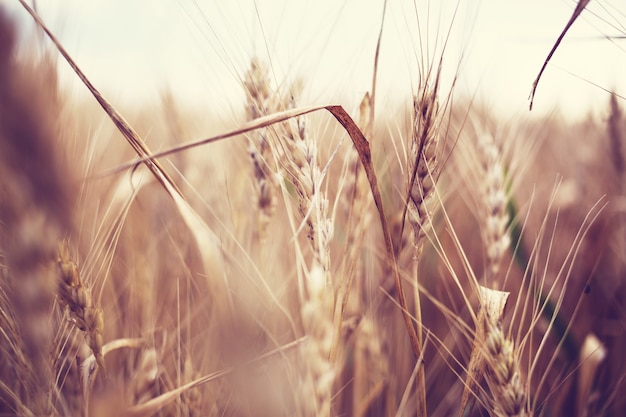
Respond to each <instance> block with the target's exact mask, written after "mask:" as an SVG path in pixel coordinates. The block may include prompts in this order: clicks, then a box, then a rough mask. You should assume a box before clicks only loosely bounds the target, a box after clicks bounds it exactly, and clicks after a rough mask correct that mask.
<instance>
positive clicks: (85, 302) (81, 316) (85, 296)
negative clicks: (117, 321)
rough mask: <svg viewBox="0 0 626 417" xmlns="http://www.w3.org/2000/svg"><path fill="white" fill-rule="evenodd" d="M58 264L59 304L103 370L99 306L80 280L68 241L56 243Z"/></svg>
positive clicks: (102, 328)
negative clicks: (57, 246)
mask: <svg viewBox="0 0 626 417" xmlns="http://www.w3.org/2000/svg"><path fill="white" fill-rule="evenodd" d="M58 265H59V276H60V279H59V284H58V290H57V294H58V299H59V304H60V305H61V306H62V307H64V308H66V309H67V311H68V314H69V319H70V321H71V322H72V323H74V325H75V326H76V327H78V328H79V329H80V330H81V331H82V332H84V333H85V337H86V339H87V345H88V346H89V348H90V349H91V351H92V352H93V354H94V356H95V358H96V363H97V364H98V366H99V368H100V369H101V370H102V371H103V372H104V371H105V367H104V356H103V355H102V332H103V330H104V315H103V313H102V308H100V307H99V306H97V305H95V304H94V301H93V298H92V296H91V290H90V289H89V288H87V287H86V286H85V283H84V282H83V280H82V279H81V277H80V274H79V272H78V267H77V265H76V263H75V262H74V261H72V259H71V257H70V250H69V245H68V243H67V241H63V242H62V243H61V244H60V245H59V257H58Z"/></svg>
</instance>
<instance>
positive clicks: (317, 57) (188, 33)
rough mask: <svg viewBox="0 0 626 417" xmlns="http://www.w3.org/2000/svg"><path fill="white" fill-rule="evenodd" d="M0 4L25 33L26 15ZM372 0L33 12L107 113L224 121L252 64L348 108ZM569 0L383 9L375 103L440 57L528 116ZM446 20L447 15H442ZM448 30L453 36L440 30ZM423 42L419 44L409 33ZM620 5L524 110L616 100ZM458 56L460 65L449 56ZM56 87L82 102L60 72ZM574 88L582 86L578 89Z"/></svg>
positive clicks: (367, 41)
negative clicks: (173, 106)
mask: <svg viewBox="0 0 626 417" xmlns="http://www.w3.org/2000/svg"><path fill="white" fill-rule="evenodd" d="M0 3H5V4H7V5H8V7H9V9H10V11H11V13H12V14H13V15H15V16H16V17H18V19H19V21H20V22H23V23H24V27H27V24H30V23H31V21H32V19H30V17H29V16H27V14H26V12H25V11H24V10H22V9H21V6H20V5H19V3H18V2H17V0H0ZM382 5H383V2H382V0H316V1H305V0H256V1H254V0H228V1H227V0H206V1H203V0H153V1H148V0H89V1H86V0H45V1H42V0H40V1H37V6H38V10H39V12H40V14H41V16H42V18H43V19H44V21H45V22H46V23H47V24H48V25H49V27H50V28H51V29H52V31H53V32H54V33H56V34H57V36H58V37H59V38H60V39H61V42H62V43H63V44H64V45H65V47H66V49H67V50H68V52H69V53H70V54H71V55H72V56H73V57H74V59H75V60H76V62H77V63H78V65H79V66H80V67H81V68H82V69H83V71H84V72H85V73H86V74H87V76H88V77H89V78H90V79H91V81H92V82H93V83H94V84H95V85H96V87H97V88H99V89H101V90H102V92H103V93H104V94H105V96H107V97H108V98H109V99H110V100H111V101H112V102H113V104H115V103H122V102H131V103H137V104H141V103H142V102H143V103H145V102H149V101H152V100H158V99H159V94H160V93H161V92H162V91H163V89H164V88H169V89H170V90H171V91H172V93H173V94H174V95H175V96H176V97H177V98H178V99H179V100H181V101H185V102H188V103H191V104H194V105H197V106H202V107H203V108H206V109H207V111H211V112H215V113H220V112H222V113H223V114H230V115H232V114H233V113H234V112H235V111H236V109H239V108H241V106H242V105H243V100H244V98H243V93H242V92H241V85H240V80H241V78H242V77H243V74H244V73H245V70H246V68H247V65H248V63H249V61H250V57H251V56H252V55H257V56H260V57H261V58H262V59H264V60H266V61H268V62H270V63H271V66H272V69H273V75H274V77H275V79H276V81H277V82H278V83H281V82H289V81H290V80H293V79H295V78H298V77H301V78H303V79H304V81H305V85H306V90H305V94H306V101H307V103H309V104H310V103H319V104H325V103H329V104H330V103H338V104H342V105H344V106H345V107H346V108H347V109H348V110H349V111H350V110H352V109H354V108H356V106H358V103H359V101H360V99H361V97H362V96H363V94H364V93H365V91H367V90H368V89H369V88H370V84H371V72H372V61H373V55H374V49H375V43H376V38H377V36H378V31H379V28H380V22H381V15H382ZM575 5H576V1H574V0H525V1H518V0H515V1H514V0H482V1H460V2H458V3H457V1H451V0H450V1H446V0H443V1H434V0H431V1H430V2H429V1H425V0H416V1H415V2H414V1H410V0H388V4H387V16H386V20H385V26H384V29H383V38H382V47H381V48H382V49H381V56H380V70H379V71H380V75H379V76H380V78H379V86H378V94H379V96H378V99H379V103H382V105H384V104H385V103H393V102H394V101H398V100H400V99H401V98H402V97H403V96H406V97H408V95H410V94H411V91H414V90H415V88H416V85H417V83H418V80H419V76H418V68H419V65H422V64H421V63H422V62H425V61H428V62H432V61H433V59H436V60H438V58H439V54H440V52H441V46H442V44H443V42H444V40H445V37H446V35H447V33H448V31H450V36H449V41H448V44H447V49H446V52H445V55H444V79H445V80H446V81H447V83H449V82H450V80H451V78H452V76H453V75H454V73H455V72H456V71H457V69H458V81H457V87H456V94H457V95H460V96H462V95H472V94H476V95H477V96H478V97H479V98H481V99H482V100H483V101H484V102H486V103H487V104H488V106H489V107H491V108H493V109H495V110H496V111H498V112H500V113H503V114H506V115H509V116H514V115H520V114H527V113H528V94H529V92H530V88H531V85H532V82H533V80H534V79H535V77H536V75H537V73H538V71H539V69H540V67H541V64H542V63H543V61H544V59H545V57H546V56H547V54H548V52H549V50H550V48H551V47H552V44H553V43H554V41H555V40H556V38H557V37H558V35H559V33H560V32H561V30H562V29H563V27H564V25H565V23H566V22H567V21H568V19H569V18H570V16H571V13H572V11H573V9H574V7H575ZM455 10H456V17H455V18H454V21H453V20H452V19H453V17H452V16H453V13H454V12H455ZM450 28H451V29H450ZM419 34H421V35H422V36H421V40H420V36H419ZM605 35H616V36H624V35H626V2H624V1H623V0H592V1H591V2H590V4H589V6H588V10H586V11H585V12H583V14H582V15H581V17H580V18H579V20H578V21H577V22H576V23H575V24H574V26H573V27H572V29H571V30H570V32H569V33H568V35H567V36H566V38H565V40H564V41H563V43H562V44H561V46H560V48H559V49H558V50H557V52H556V54H555V56H554V57H553V59H552V61H551V64H550V66H549V67H548V69H547V70H546V72H545V73H544V76H543V78H542V80H541V82H540V84H539V89H538V92H537V95H536V99H535V107H534V109H533V112H532V113H533V114H537V115H541V114H544V113H546V112H550V111H552V110H553V109H555V108H556V107H558V108H559V109H560V111H561V112H562V113H563V114H565V115H569V116H573V117H579V116H580V115H581V114H584V112H585V111H586V110H588V109H590V108H595V109H602V110H603V109H605V108H606V106H607V101H608V95H607V93H606V92H604V91H603V90H602V89H601V88H599V87H596V86H593V85H591V84H590V83H595V84H598V85H600V86H602V87H603V88H607V89H615V90H616V91H617V92H618V93H619V94H621V95H623V96H626V75H625V74H626V40H625V39H615V40H608V39H606V38H603V36H605ZM461 56H462V57H463V58H462V59H461ZM59 68H60V70H61V71H62V79H63V85H64V86H66V88H67V89H68V91H70V93H71V94H82V92H84V91H85V90H84V87H82V86H81V85H80V84H79V82H78V80H77V78H76V77H75V76H74V75H73V74H71V73H70V72H69V68H68V67H67V65H66V64H64V63H61V64H60V65H59ZM585 80H586V81H585Z"/></svg>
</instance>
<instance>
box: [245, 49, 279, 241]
mask: <svg viewBox="0 0 626 417" xmlns="http://www.w3.org/2000/svg"><path fill="white" fill-rule="evenodd" d="M269 86H270V83H269V77H268V69H267V67H266V66H265V65H264V64H263V63H262V62H261V61H260V60H259V59H257V58H253V59H252V60H251V62H250V68H249V69H248V71H247V72H246V75H245V79H244V88H245V91H246V101H247V104H246V117H247V119H248V121H252V120H255V119H257V118H259V117H261V116H267V115H268V114H269V113H270V112H271V111H273V110H274V109H273V106H272V105H271V100H270V89H269V88H270V87H269ZM268 134H269V131H268V129H267V128H261V129H257V130H255V131H254V132H252V133H251V134H250V140H249V147H248V152H249V154H250V160H251V161H252V168H253V172H254V188H255V192H256V201H257V229H256V236H257V237H258V238H259V239H261V240H262V239H263V238H264V237H265V233H266V229H267V225H268V223H269V221H270V219H271V218H272V216H273V215H274V211H275V210H276V183H275V180H274V177H273V169H272V168H270V166H269V165H268V164H269V163H270V161H271V154H272V153H271V148H270V143H269V138H268Z"/></svg>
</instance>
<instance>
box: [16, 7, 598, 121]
mask: <svg viewBox="0 0 626 417" xmlns="http://www.w3.org/2000/svg"><path fill="white" fill-rule="evenodd" d="M20 1H21V0H20ZM590 1H591V0H578V4H577V5H576V8H575V9H574V12H573V13H572V17H570V18H569V21H568V22H567V24H566V25H565V28H564V29H563V31H562V32H561V34H560V35H559V37H558V38H557V40H556V42H554V46H552V49H551V50H550V53H549V54H548V57H547V58H546V60H545V61H544V63H543V65H542V66H541V70H539V74H538V75H537V78H535V81H534V82H533V87H532V90H531V91H530V97H529V100H530V106H529V110H532V109H533V102H534V100H535V92H536V91H537V85H538V84H539V80H540V79H541V75H543V72H544V71H545V69H546V67H547V66H548V62H550V59H552V55H554V53H555V52H556V49H557V48H558V47H559V45H560V44H561V41H562V40H563V38H564V37H565V34H566V33H567V31H568V30H569V28H570V27H571V26H572V25H573V24H574V22H575V21H576V19H578V16H580V14H581V13H582V12H583V10H585V7H587V5H588V4H589V2H590Z"/></svg>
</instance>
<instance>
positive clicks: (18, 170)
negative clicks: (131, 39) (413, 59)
mask: <svg viewBox="0 0 626 417" xmlns="http://www.w3.org/2000/svg"><path fill="white" fill-rule="evenodd" d="M20 1H21V0H20ZM581 3H582V2H581ZM22 6H23V9H24V10H23V11H24V12H25V13H26V12H30V14H31V15H32V18H34V19H35V21H36V22H37V25H38V26H37V27H38V29H37V30H38V31H39V32H38V33H39V34H40V35H41V36H40V37H38V38H37V41H36V43H37V45H31V46H30V47H32V48H33V49H32V50H33V51H38V53H32V54H28V53H24V51H22V50H21V48H24V43H23V42H22V43H20V42H18V41H17V40H16V39H17V31H16V26H15V23H14V22H13V21H12V19H11V18H10V17H9V15H8V14H6V13H0V55H1V59H0V416H4V415H6V416H9V415H19V416H39V415H46V416H302V417H309V416H354V417H365V416H389V417H391V416H433V417H437V416H460V417H463V416H498V417H500V416H581V417H582V416H621V415H624V413H625V412H626V399H625V397H624V396H623V395H622V394H623V393H624V392H626V385H625V381H624V380H625V375H626V359H625V356H624V354H623V349H624V347H626V332H625V330H626V313H625V312H626V285H625V284H626V283H625V282H624V273H625V272H626V260H625V255H626V242H625V241H624V236H625V235H624V233H625V229H624V226H625V219H626V218H625V216H624V208H625V206H624V201H625V200H624V196H625V192H626V190H625V189H624V187H623V186H622V184H623V181H624V170H625V168H624V166H625V162H624V150H623V149H622V148H623V142H624V140H626V139H625V137H624V136H625V135H626V118H625V117H624V115H623V113H622V112H623V111H622V108H623V105H624V101H623V98H621V97H620V96H619V95H618V94H610V93H607V95H606V101H605V105H604V107H603V108H602V109H601V110H600V111H599V114H601V116H597V115H593V114H590V115H589V116H588V117H587V118H584V119H581V120H578V121H571V120H568V119H567V118H565V117H563V116H560V115H558V114H552V115H546V116H542V117H534V118H531V117H520V118H514V119H506V120H503V119H502V118H500V117H499V116H496V115H494V114H493V113H492V112H491V111H490V110H489V108H488V107H486V106H482V105H481V104H480V103H479V102H478V101H477V100H474V99H473V98H472V97H465V96H457V95H455V94H454V82H452V83H450V82H447V81H446V80H445V79H444V76H443V75H442V71H443V69H442V65H443V63H442V62H443V60H439V59H437V57H436V56H435V57H433V56H431V57H428V58H429V59H428V62H424V63H423V65H421V67H420V74H419V79H420V82H419V83H418V84H417V85H416V86H414V87H413V88H412V89H411V90H410V91H409V92H408V94H407V97H408V98H407V99H398V100H397V101H396V103H397V105H395V106H385V107H381V106H376V103H377V100H376V97H377V96H379V95H381V94H385V92H384V91H381V90H378V89H377V88H376V87H377V84H376V68H377V62H378V56H379V49H378V47H380V43H378V44H373V45H370V46H371V49H372V51H376V52H375V59H374V60H373V62H372V63H371V64H372V66H371V67H370V68H368V69H367V71H369V73H372V77H371V79H372V81H371V83H370V84H368V85H365V86H363V90H364V91H366V93H365V94H364V95H363V96H362V98H361V99H360V101H358V102H354V103H350V104H344V105H338V104H335V103H310V102H306V101H305V98H303V97H305V93H304V91H305V90H306V84H307V79H306V76H303V77H296V76H292V77H289V78H288V79H287V81H286V82H277V80H276V77H275V76H274V74H273V73H272V66H271V60H270V61H268V60H266V59H263V58H262V57H259V56H250V57H249V58H248V61H247V62H246V65H245V67H243V68H240V71H241V77H240V88H241V91H240V93H241V97H244V100H242V102H241V103H240V107H239V108H238V109H237V111H236V117H233V120H231V122H230V123H226V122H224V121H220V120H217V119H211V117H210V116H209V117H207V116H206V114H204V112H203V111H202V109H197V108H194V107H193V106H190V105H188V104H187V103H185V102H183V101H180V100H178V99H177V98H176V97H174V96H173V95H172V94H170V93H168V92H164V93H163V94H162V95H161V100H160V101H159V102H156V103H146V105H145V106H143V107H142V108H141V109H137V108H134V107H132V106H127V107H124V106H119V107H117V106H113V105H112V104H111V103H110V102H109V101H108V99H107V97H105V96H104V95H103V94H102V93H101V92H100V91H99V90H98V89H97V88H98V87H97V86H94V85H92V84H91V82H90V80H89V78H88V77H87V76H85V75H84V74H83V73H82V71H81V67H80V63H76V62H74V61H73V59H72V56H71V55H70V54H68V53H67V52H66V51H65V50H64V49H63V45H62V44H60V43H59V41H58V40H57V39H56V37H55V34H54V33H52V32H50V31H48V29H47V27H46V26H45V22H44V21H43V20H40V18H39V17H38V15H37V13H36V10H33V9H31V8H30V6H29V5H28V4H27V3H26V2H22ZM379 42H380V37H379ZM377 45H378V46H377ZM370 46H368V47H370ZM28 47H29V46H28V44H27V46H26V48H28ZM440 53H443V52H441V51H440ZM59 54H60V56H61V58H60V59H57V58H58V57H59ZM544 58H545V57H538V58H537V63H538V64H541V63H542V60H543V59H544ZM68 64H69V65H70V66H71V68H72V70H73V71H74V72H75V74H76V77H77V79H80V80H81V82H82V84H83V87H84V91H85V92H88V93H89V94H90V96H91V97H88V98H84V97H82V96H81V97H76V96H72V95H71V94H68V93H67V92H66V91H64V90H63V88H62V86H61V85H60V82H59V76H58V73H59V68H58V67H59V66H60V65H68ZM538 66H539V65H538ZM529 81H530V82H532V80H529ZM529 86H530V83H529ZM540 89H541V85H540V86H539V91H541V90H540ZM539 94H540V93H539ZM94 98H95V100H94Z"/></svg>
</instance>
